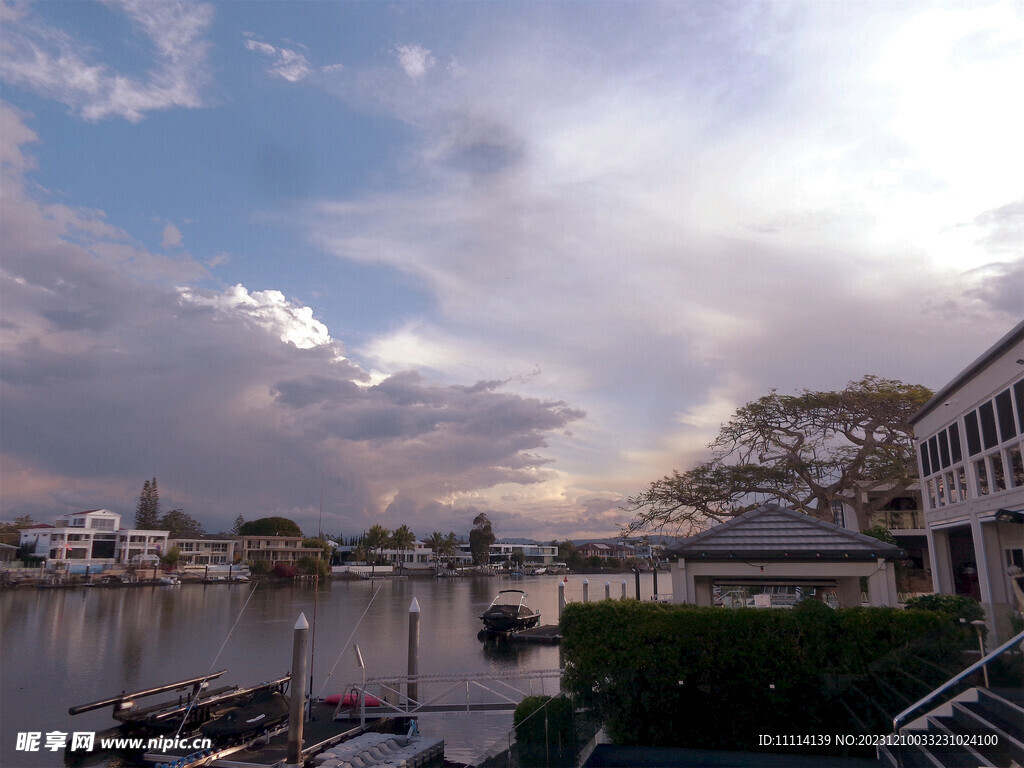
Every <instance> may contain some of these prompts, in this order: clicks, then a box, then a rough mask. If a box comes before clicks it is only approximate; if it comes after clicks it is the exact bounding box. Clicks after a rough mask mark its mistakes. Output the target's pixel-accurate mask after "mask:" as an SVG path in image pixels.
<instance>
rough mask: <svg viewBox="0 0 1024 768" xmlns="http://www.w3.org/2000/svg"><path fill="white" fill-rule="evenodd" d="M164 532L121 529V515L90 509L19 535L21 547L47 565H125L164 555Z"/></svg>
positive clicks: (165, 542)
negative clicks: (55, 562)
mask: <svg viewBox="0 0 1024 768" xmlns="http://www.w3.org/2000/svg"><path fill="white" fill-rule="evenodd" d="M167 536H168V534H167V531H155V530H138V529H123V528H121V515H119V514H118V513H116V512H112V511H110V510H109V509H90V510H86V511H84V512H77V513H75V514H71V515H65V516H63V517H59V518H57V521H56V523H55V524H54V525H46V524H37V525H34V526H32V527H31V528H24V529H22V531H21V546H23V547H24V546H27V547H28V548H29V554H31V555H33V556H35V557H43V558H46V559H47V560H49V561H65V560H67V561H71V562H73V563H76V564H78V565H90V566H91V565H113V564H115V563H123V564H128V563H131V562H132V561H133V558H134V559H136V560H138V559H139V558H141V557H143V556H145V557H147V558H148V557H150V556H153V557H157V558H159V557H161V556H162V555H163V554H164V553H165V552H166V551H167Z"/></svg>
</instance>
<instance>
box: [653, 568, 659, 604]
mask: <svg viewBox="0 0 1024 768" xmlns="http://www.w3.org/2000/svg"><path fill="white" fill-rule="evenodd" d="M652 570H653V571H654V602H658V564H657V563H655V564H654V568H653V569H652Z"/></svg>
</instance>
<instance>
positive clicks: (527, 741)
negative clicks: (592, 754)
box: [512, 696, 576, 766]
mask: <svg viewBox="0 0 1024 768" xmlns="http://www.w3.org/2000/svg"><path fill="white" fill-rule="evenodd" d="M512 724H513V725H514V726H515V729H516V745H517V748H518V753H519V764H520V765H523V766H571V765H575V757H576V736H575V728H574V721H573V708H572V702H570V701H569V700H568V699H566V698H565V697H559V698H557V699H553V698H551V697H550V696H527V697H526V698H525V699H523V700H522V701H521V702H519V706H517V707H516V711H515V713H513V715H512Z"/></svg>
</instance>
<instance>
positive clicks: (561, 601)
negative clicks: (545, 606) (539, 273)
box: [558, 581, 565, 621]
mask: <svg viewBox="0 0 1024 768" xmlns="http://www.w3.org/2000/svg"><path fill="white" fill-rule="evenodd" d="M564 608H565V582H564V581H560V582H558V620H559V621H561V620H562V610H563V609H564Z"/></svg>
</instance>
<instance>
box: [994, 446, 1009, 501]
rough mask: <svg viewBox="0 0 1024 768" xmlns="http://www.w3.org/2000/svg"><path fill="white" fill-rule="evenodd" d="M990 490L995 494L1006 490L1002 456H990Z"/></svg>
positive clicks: (995, 454) (996, 454)
mask: <svg viewBox="0 0 1024 768" xmlns="http://www.w3.org/2000/svg"><path fill="white" fill-rule="evenodd" d="M992 490H993V491H994V492H995V493H999V491H1005V490H1006V472H1004V471H1003V456H1002V454H999V453H994V454H992Z"/></svg>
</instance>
